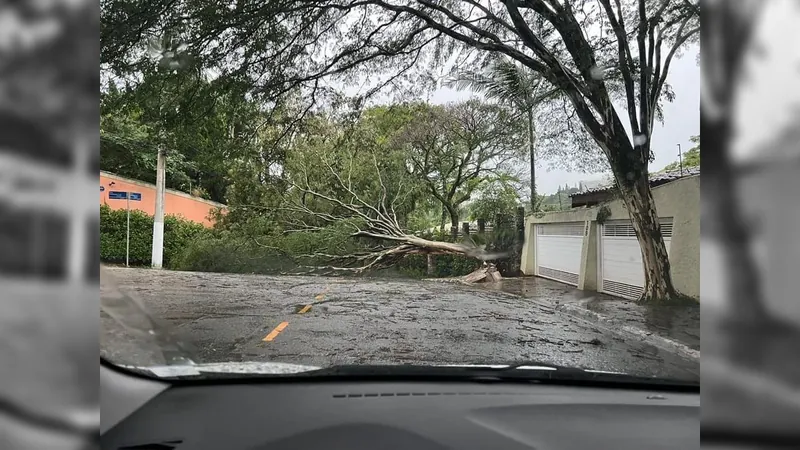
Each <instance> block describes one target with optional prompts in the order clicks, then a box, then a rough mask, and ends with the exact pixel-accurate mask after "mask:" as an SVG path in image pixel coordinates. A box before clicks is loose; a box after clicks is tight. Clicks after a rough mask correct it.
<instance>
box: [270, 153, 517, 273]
mask: <svg viewBox="0 0 800 450" xmlns="http://www.w3.org/2000/svg"><path fill="white" fill-rule="evenodd" d="M365 156H366V158H365ZM365 159H366V160H371V161H370V162H371V164H370V165H371V166H372V167H371V168H370V169H371V170H370V175H371V177H372V179H373V180H374V181H375V183H377V188H378V189H377V195H373V197H376V198H374V199H373V198H368V196H367V195H368V194H367V195H365V194H364V193H363V192H359V189H357V188H356V183H355V182H354V178H356V172H358V171H362V172H360V174H361V176H363V175H364V173H363V170H364V163H365V162H366V161H365ZM334 161H335V163H334ZM308 163H309V161H308V160H306V161H305V163H304V164H300V165H299V166H297V167H296V169H297V170H296V172H297V173H298V174H299V176H296V177H295V178H294V179H292V180H290V182H289V185H290V187H289V189H288V190H287V193H286V195H285V203H284V207H283V209H284V210H285V211H286V212H288V213H289V214H288V216H289V219H288V220H290V221H291V222H292V225H293V226H292V229H291V230H289V231H287V232H296V231H312V232H314V231H320V230H321V229H322V228H323V227H324V226H329V225H334V224H338V225H340V226H344V227H347V228H348V235H349V237H350V238H352V239H355V240H361V241H363V242H364V246H363V248H364V250H363V251H358V252H350V253H346V254H330V253H320V252H312V253H310V254H305V255H299V256H297V259H298V260H300V261H303V260H306V261H308V260H313V261H320V260H326V261H328V262H329V264H326V265H322V266H321V265H319V264H315V265H313V266H309V265H304V264H300V265H301V266H303V267H307V268H313V269H315V270H320V269H323V270H330V271H348V272H352V273H363V272H365V271H368V270H374V269H382V268H387V267H389V266H392V265H393V264H395V263H397V262H398V261H399V260H401V259H402V258H404V257H406V256H409V255H420V254H422V255H446V254H460V255H465V256H467V257H471V258H475V259H477V260H480V261H484V262H486V261H493V260H498V259H502V258H504V257H507V256H509V255H510V253H507V252H488V251H487V250H486V246H478V245H476V244H475V243H474V242H472V241H470V240H467V241H465V242H461V243H455V242H444V241H436V240H431V239H426V238H423V237H420V236H418V235H416V234H413V233H410V232H408V231H407V230H406V229H404V227H402V226H401V221H400V220H399V219H398V213H397V208H398V205H400V204H402V203H403V202H404V201H406V200H407V199H406V198H405V197H407V196H408V195H409V193H410V192H411V191H410V189H408V188H404V186H403V185H404V183H408V182H409V180H408V178H405V177H404V176H395V179H394V184H390V183H388V182H387V180H386V179H385V174H384V173H383V171H382V170H381V164H380V163H379V160H378V157H377V155H376V153H375V151H374V150H367V151H345V152H338V153H337V154H335V155H334V156H333V157H331V156H328V155H326V154H321V155H318V158H314V159H313V160H312V161H311V163H313V164H314V165H315V166H316V167H315V169H316V170H315V173H317V174H319V170H320V168H322V170H323V171H324V172H325V173H326V175H327V180H326V182H324V183H322V182H319V180H312V178H310V177H309V173H310V170H307V169H308V167H306V164H308ZM390 173H394V174H396V172H390Z"/></svg>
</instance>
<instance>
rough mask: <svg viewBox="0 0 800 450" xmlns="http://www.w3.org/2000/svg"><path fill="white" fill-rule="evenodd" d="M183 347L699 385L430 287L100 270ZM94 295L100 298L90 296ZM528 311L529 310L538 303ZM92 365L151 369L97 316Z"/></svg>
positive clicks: (557, 324)
mask: <svg viewBox="0 0 800 450" xmlns="http://www.w3.org/2000/svg"><path fill="white" fill-rule="evenodd" d="M109 273H110V274H111V275H112V276H113V277H114V279H115V282H116V283H117V285H118V286H119V287H120V289H121V290H122V291H123V292H131V293H133V294H134V295H135V296H137V297H138V298H140V299H141V300H142V301H143V302H144V303H145V305H146V306H147V308H148V309H149V310H150V313H151V314H152V316H154V317H156V318H157V319H162V320H165V321H166V322H168V323H169V324H170V326H171V327H172V329H173V330H174V332H175V333H176V334H177V335H178V336H179V337H180V339H181V340H182V341H183V342H186V343H188V344H189V345H190V346H191V347H193V351H194V352H195V353H194V356H195V360H196V361H197V362H223V361H279V362H291V363H298V364H309V365H321V366H328V365H335V364H402V363H415V364H467V363H471V364H486V363H495V364H497V363H504V362H510V361H517V360H538V361H542V362H550V363H555V364H560V365H567V366H578V367H583V368H591V369H596V370H609V371H619V372H628V373H636V374H642V375H653V376H662V377H687V376H690V377H693V376H699V375H698V374H699V364H698V362H697V361H688V360H685V359H683V358H680V357H679V356H676V355H674V354H670V353H667V352H664V351H663V350H659V349H657V348H655V347H653V346H652V345H648V344H646V343H642V342H633V341H631V340H627V341H626V340H625V339H623V338H622V337H620V336H619V335H617V334H614V333H612V332H610V331H609V330H607V329H602V328H599V327H598V326H597V325H594V324H590V323H588V322H584V321H582V320H581V319H578V318H575V317H572V316H568V315H563V314H562V313H559V312H557V311H555V310H554V309H551V308H548V307H546V306H544V305H542V303H541V299H524V298H518V297H514V296H511V295H509V294H505V293H499V292H492V291H488V290H483V289H480V288H478V287H470V286H464V285H460V284H453V283H445V282H437V281H418V280H412V281H397V280H381V279H363V278H362V279H353V278H326V277H288V276H261V275H232V274H212V273H199V272H172V271H155V270H151V269H125V268H110V269H109ZM101 295H108V294H107V292H103V291H102V290H101ZM533 300H539V301H538V302H536V301H533ZM101 320H102V329H101V354H102V355H103V356H105V357H106V358H108V359H110V360H111V361H114V362H118V363H122V364H130V365H152V364H160V363H163V359H162V357H161V356H160V355H159V354H158V352H156V351H154V348H153V344H152V343H149V342H148V338H147V335H146V333H145V334H144V335H143V336H135V335H133V334H131V333H129V332H127V331H125V330H124V329H123V328H122V327H121V326H120V324H119V323H118V322H116V321H115V320H114V319H112V318H111V317H109V316H108V315H107V314H104V313H101Z"/></svg>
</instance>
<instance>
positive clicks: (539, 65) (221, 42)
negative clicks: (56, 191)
mask: <svg viewBox="0 0 800 450" xmlns="http://www.w3.org/2000/svg"><path fill="white" fill-rule="evenodd" d="M103 6H104V8H103V14H104V17H103V19H104V20H103V30H102V41H103V46H104V48H103V53H102V54H103V60H102V62H103V64H104V67H108V68H109V70H112V71H114V72H116V73H125V72H131V71H134V72H135V70H136V67H137V66H136V65H137V63H138V61H139V59H140V58H138V57H137V56H136V55H137V53H136V52H135V51H132V50H136V49H138V48H141V41H142V39H141V36H143V35H147V34H148V33H152V32H163V31H165V30H173V31H174V32H176V33H179V34H181V36H182V38H183V39H185V40H186V45H187V46H188V48H189V49H190V51H192V52H193V54H195V55H196V56H197V57H198V58H199V59H200V60H201V61H203V63H204V65H205V66H207V67H213V68H215V70H217V71H218V73H219V74H220V77H221V78H231V79H237V80H242V81H243V82H245V81H246V82H247V83H249V84H250V85H251V86H252V88H253V90H254V92H258V93H259V95H261V96H262V97H264V98H271V99H273V100H274V103H279V101H278V100H277V99H278V98H279V97H281V96H282V95H284V94H285V93H287V92H290V91H291V90H292V89H294V88H297V87H300V88H301V89H304V93H305V97H306V99H307V101H308V102H316V101H317V100H318V99H319V97H320V95H322V93H324V90H325V89H324V86H325V83H324V82H323V81H327V80H339V81H343V82H352V81H353V77H354V76H358V75H359V73H358V71H359V70H360V71H361V73H362V74H377V73H383V74H388V75H386V76H384V77H378V78H377V79H376V78H373V81H372V84H371V85H370V88H369V89H367V91H366V92H365V93H364V94H363V96H364V97H368V96H370V95H374V94H375V93H377V92H379V91H380V90H381V89H382V88H387V89H398V90H402V88H403V87H404V86H405V87H408V83H409V82H411V81H413V82H416V84H415V85H414V87H416V88H418V89H419V88H424V87H426V82H428V81H431V80H435V77H430V76H428V75H430V74H429V72H428V71H427V69H431V68H433V69H436V68H441V67H443V66H446V65H451V64H474V65H475V66H476V67H480V66H482V65H484V63H485V62H486V61H487V60H494V59H496V58H497V57H498V56H505V57H508V58H510V59H511V60H514V61H516V62H518V63H520V64H522V65H524V66H526V67H527V68H528V69H530V70H531V71H533V72H535V73H537V74H539V75H540V76H541V77H542V78H544V80H546V81H547V82H548V83H549V84H550V85H552V86H553V87H555V88H557V89H559V90H560V91H561V93H562V96H563V97H564V98H565V99H566V101H568V103H569V107H570V109H571V112H570V114H571V115H574V117H575V118H576V120H577V121H578V122H580V124H581V125H582V127H583V129H584V130H585V131H586V133H588V134H589V135H590V136H591V138H592V139H593V140H594V141H595V143H596V145H597V146H598V147H599V148H600V149H601V150H602V153H603V155H604V156H605V159H606V160H607V162H608V164H609V166H610V168H611V171H612V173H613V176H614V180H615V182H616V184H617V185H618V187H619V189H620V191H621V192H622V194H623V195H622V198H623V200H624V202H625V205H626V207H627V211H628V213H629V215H630V218H631V222H632V224H633V227H634V230H635V232H636V236H637V238H638V240H639V243H640V247H641V254H642V261H643V265H644V279H645V286H644V289H643V293H642V296H641V298H640V300H641V301H657V300H665V299H669V298H673V297H675V296H676V292H675V288H674V286H673V284H672V279H671V277H670V265H669V259H668V257H667V253H666V247H665V246H664V241H663V238H662V237H661V234H660V225H659V220H658V214H657V212H656V210H655V203H654V201H653V196H652V193H651V191H650V184H649V179H648V165H649V162H650V159H651V156H652V154H651V148H650V145H651V136H652V131H653V125H654V123H655V121H656V120H659V119H660V117H661V109H660V102H661V101H662V100H670V99H671V98H672V97H673V94H672V92H671V90H670V88H669V85H668V84H667V76H668V74H669V68H670V65H671V62H672V60H673V59H674V58H675V57H676V55H679V54H680V53H681V51H682V49H683V48H684V47H685V45H686V44H687V43H689V42H691V41H694V40H696V39H697V36H698V32H699V29H700V27H699V7H698V4H697V0H618V1H617V0H615V1H612V0H586V1H580V2H572V1H558V0H490V1H486V2H481V1H476V0H467V1H463V2H453V1H445V0H417V1H415V2H410V3H392V2H387V1H385V0H361V1H350V0H334V1H322V0H302V1H299V2H291V3H289V2H260V1H256V0H241V1H237V2H236V5H235V7H233V8H228V7H223V6H221V5H218V4H217V3H208V4H200V5H198V4H197V1H196V0H178V1H174V0H172V1H166V0H143V1H142V2H138V3H137V4H136V6H134V7H132V6H131V5H130V3H129V2H127V1H123V0H104V4H103ZM209 36H217V37H222V38H216V39H210V38H209ZM462 50H463V51H462ZM615 100H621V103H622V104H623V108H622V110H621V111H622V112H619V111H618V110H617V109H616V108H615V105H614V101H615ZM626 122H627V123H626ZM626 125H627V127H626ZM626 128H628V129H630V131H631V134H629V133H628V131H627V130H626Z"/></svg>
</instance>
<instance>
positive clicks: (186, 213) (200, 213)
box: [100, 172, 225, 227]
mask: <svg viewBox="0 0 800 450" xmlns="http://www.w3.org/2000/svg"><path fill="white" fill-rule="evenodd" d="M112 182H113V183H114V184H113V185H111V183H112ZM100 186H101V187H102V188H104V189H105V190H103V191H101V192H100V204H101V205H108V206H110V207H111V209H125V208H126V207H127V206H126V204H127V200H117V199H110V198H108V193H109V192H110V191H128V192H140V193H141V194H142V200H141V201H132V202H131V209H132V210H133V209H138V210H140V211H144V212H145V213H147V214H149V215H151V216H152V215H154V214H155V211H156V186H155V185H153V184H150V183H145V182H143V181H139V180H133V179H130V178H124V177H121V176H119V175H115V174H113V173H109V172H100ZM216 208H223V209H224V208H225V205H223V204H221V203H217V202H212V201H210V200H205V199H202V198H199V197H195V196H192V195H189V194H187V193H185V192H180V191H174V190H172V189H167V190H166V192H165V193H164V214H165V215H173V216H181V217H183V218H185V219H188V220H191V221H193V222H197V223H202V224H203V225H205V226H207V227H210V226H212V225H213V224H214V223H213V221H212V220H211V219H210V218H209V215H210V213H211V212H212V211H213V210H215V209H216Z"/></svg>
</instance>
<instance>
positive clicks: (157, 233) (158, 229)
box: [152, 144, 167, 269]
mask: <svg viewBox="0 0 800 450" xmlns="http://www.w3.org/2000/svg"><path fill="white" fill-rule="evenodd" d="M166 160H167V157H166V152H165V151H164V147H163V144H162V145H161V146H159V148H158V161H157V162H156V212H155V215H154V217H153V253H152V266H153V268H154V269H160V268H161V266H162V263H163V261H164V181H165V180H164V178H165V175H166V165H167V161H166Z"/></svg>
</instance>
